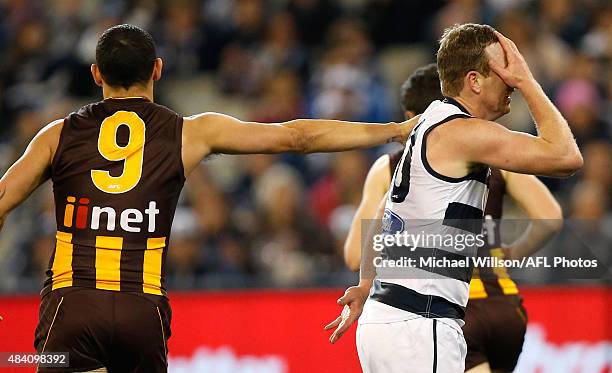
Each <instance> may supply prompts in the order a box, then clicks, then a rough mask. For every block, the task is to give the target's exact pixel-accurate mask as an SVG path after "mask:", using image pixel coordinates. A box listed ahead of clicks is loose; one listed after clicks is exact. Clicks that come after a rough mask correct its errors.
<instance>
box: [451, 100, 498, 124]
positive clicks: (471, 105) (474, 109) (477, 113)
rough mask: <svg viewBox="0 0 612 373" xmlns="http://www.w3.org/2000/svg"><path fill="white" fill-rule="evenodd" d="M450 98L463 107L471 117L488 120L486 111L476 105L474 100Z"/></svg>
mask: <svg viewBox="0 0 612 373" xmlns="http://www.w3.org/2000/svg"><path fill="white" fill-rule="evenodd" d="M451 98H453V99H454V100H455V101H457V102H458V103H459V104H461V106H463V107H464V108H465V110H467V111H468V113H469V114H470V115H471V116H473V117H475V118H480V119H485V120H489V115H488V113H487V112H486V110H484V108H483V107H482V106H481V105H478V104H477V103H476V102H475V101H474V100H471V99H469V98H467V97H463V96H454V97H451Z"/></svg>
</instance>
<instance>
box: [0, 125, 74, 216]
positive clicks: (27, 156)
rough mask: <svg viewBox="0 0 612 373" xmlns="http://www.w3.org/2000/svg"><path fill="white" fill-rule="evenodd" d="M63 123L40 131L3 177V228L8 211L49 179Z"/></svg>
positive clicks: (0, 213)
mask: <svg viewBox="0 0 612 373" xmlns="http://www.w3.org/2000/svg"><path fill="white" fill-rule="evenodd" d="M62 123H63V121H62V120H58V121H55V122H52V123H50V124H49V125H47V126H46V127H44V128H43V129H42V130H40V132H38V134H37V135H36V136H35V137H34V139H32V141H31V142H30V144H29V145H28V147H27V148H26V150H25V152H24V153H23V155H22V156H21V158H19V159H18V160H17V162H15V163H14V164H13V165H12V166H11V167H10V168H9V169H8V171H7V172H6V173H5V174H4V176H2V179H0V228H1V227H2V225H3V224H4V220H5V219H6V216H7V215H8V213H9V212H10V211H11V210H12V209H14V208H15V207H17V205H19V204H20V203H21V202H23V201H24V200H25V199H26V198H28V196H29V195H30V194H31V193H32V192H33V191H34V190H35V189H36V188H37V187H38V186H39V185H41V184H42V183H43V182H45V181H46V180H47V179H48V178H49V172H48V171H49V167H50V165H51V161H52V159H53V155H54V153H55V149H56V148H57V143H58V141H59V136H60V132H61V129H62Z"/></svg>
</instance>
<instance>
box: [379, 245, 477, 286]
mask: <svg viewBox="0 0 612 373" xmlns="http://www.w3.org/2000/svg"><path fill="white" fill-rule="evenodd" d="M405 257H410V258H411V259H414V260H415V261H416V265H415V266H414V268H418V269H420V270H423V271H427V272H429V273H435V274H437V275H441V276H444V277H448V278H453V279H455V280H459V281H463V282H465V283H469V282H470V280H471V279H472V272H473V267H472V261H469V262H468V264H469V266H468V267H463V266H458V267H452V266H441V267H425V266H420V263H421V258H432V257H433V258H434V260H436V261H438V260H449V261H450V262H456V261H462V260H465V259H466V258H467V257H466V256H465V255H461V254H455V253H452V252H449V251H446V250H441V249H435V248H429V247H417V248H415V249H414V251H413V249H412V248H410V249H407V248H406V247H394V246H388V247H385V248H384V249H383V251H382V252H381V258H382V259H389V260H398V259H401V258H405Z"/></svg>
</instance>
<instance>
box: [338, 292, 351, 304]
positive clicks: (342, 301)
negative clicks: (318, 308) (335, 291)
mask: <svg viewBox="0 0 612 373" xmlns="http://www.w3.org/2000/svg"><path fill="white" fill-rule="evenodd" d="M352 300H353V298H352V297H351V296H350V295H349V294H344V295H343V296H341V297H340V298H339V299H338V302H337V303H338V305H339V306H346V305H347V304H349V303H350V302H351V301H352Z"/></svg>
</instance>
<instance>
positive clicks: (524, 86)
mask: <svg viewBox="0 0 612 373" xmlns="http://www.w3.org/2000/svg"><path fill="white" fill-rule="evenodd" d="M516 89H518V90H519V91H521V93H523V94H525V93H530V92H534V91H536V90H539V89H541V87H540V83H538V82H537V80H535V79H534V78H533V77H532V76H529V77H526V78H521V79H519V81H518V83H517V84H516Z"/></svg>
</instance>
